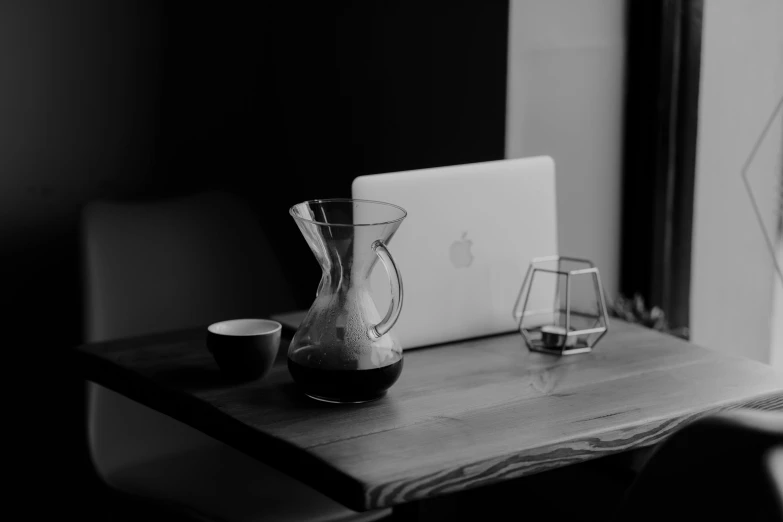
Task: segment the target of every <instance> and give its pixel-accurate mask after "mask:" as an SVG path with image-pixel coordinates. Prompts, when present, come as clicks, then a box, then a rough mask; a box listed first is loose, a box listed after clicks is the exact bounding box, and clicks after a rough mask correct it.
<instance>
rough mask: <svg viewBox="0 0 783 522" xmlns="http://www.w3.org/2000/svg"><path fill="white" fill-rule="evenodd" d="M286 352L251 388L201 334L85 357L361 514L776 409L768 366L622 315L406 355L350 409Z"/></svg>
mask: <svg viewBox="0 0 783 522" xmlns="http://www.w3.org/2000/svg"><path fill="white" fill-rule="evenodd" d="M286 348H287V342H284V343H282V344H281V350H280V357H279V358H278V363H277V365H276V366H275V368H274V369H273V370H272V372H271V374H270V375H269V376H268V377H267V378H266V379H264V380H263V381H259V382H254V383H248V384H243V385H230V384H227V383H225V382H223V380H222V378H221V376H220V373H219V370H218V369H217V366H216V365H215V363H214V361H213V360H212V357H211V355H210V354H209V352H208V351H207V350H206V347H205V346H204V340H203V332H202V331H194V332H193V331H192V332H187V333H173V334H166V335H162V336H156V337H147V338H139V339H133V340H127V341H120V342H114V343H104V344H96V345H85V346H83V347H80V348H79V350H78V351H77V353H78V354H79V355H80V363H81V366H80V367H81V368H83V370H84V372H85V377H87V378H90V379H92V380H95V381H96V382H99V383H100V384H104V385H106V386H108V387H110V388H113V389H115V390H117V391H118V392H120V393H124V394H126V395H128V396H129V397H131V398H134V399H136V400H138V401H139V402H142V403H145V404H147V405H148V406H151V407H153V408H155V409H158V410H159V411H162V412H164V413H167V414H169V415H171V416H172V417H175V418H178V419H180V420H182V421H183V422H186V423H188V424H191V425H192V426H194V427H196V428H198V429H201V430H202V431H204V432H206V433H208V434H210V435H212V436H214V437H216V438H218V439H220V440H223V441H224V442H226V443H228V444H231V445H233V446H235V447H237V448H238V449H240V450H242V451H245V452H246V453H249V454H251V455H252V456H254V457H256V458H259V459H260V460H264V461H266V462H268V463H270V464H272V465H274V466H275V467H277V468H279V469H281V470H282V471H285V472H287V473H290V474H291V475H293V476H295V477H297V478H299V479H301V480H303V481H305V482H307V483H308V484H310V485H312V486H314V487H316V488H317V489H320V490H321V491H323V492H324V493H326V494H328V495H330V496H332V497H333V498H336V499H337V500H339V501H341V502H343V503H345V504H346V505H348V506H349V507H353V508H354V509H360V510H361V509H371V508H377V507H384V506H390V505H395V504H399V503H403V502H408V501H411V500H417V499H422V498H428V497H432V496H436V495H439V494H442V493H448V492H455V491H459V490H462V489H466V488H471V487H476V486H481V485H485V484H489V483H492V482H496V481H499V480H504V479H510V478H515V477H519V476H523V475H528V474H531V473H535V472H538V471H543V470H546V469H550V468H554V467H559V466H564V465H568V464H571V463H576V462H580V461H583V460H585V459H589V458H594V457H597V456H601V455H606V454H610V453H615V452H618V451H623V450H627V449H631V448H638V447H642V446H649V445H651V444H653V443H655V442H657V441H659V440H661V439H662V438H663V437H664V436H665V435H667V434H668V433H670V432H671V431H672V430H674V429H675V428H677V427H678V426H679V425H681V424H682V423H684V422H688V421H689V420H692V419H694V418H697V417H698V416H701V415H704V414H706V413H709V412H712V411H717V410H720V409H725V408H733V407H740V406H751V407H756V408H761V409H778V410H783V378H781V376H780V375H779V374H776V373H775V372H774V371H773V370H772V368H771V367H769V366H767V365H764V364H761V363H758V362H756V361H752V360H749V359H746V358H741V357H736V356H729V355H725V354H721V353H719V352H716V351H713V350H709V349H705V348H702V347H698V346H695V345H693V344H690V343H687V342H685V341H682V340H680V339H677V338H674V337H671V336H668V335H663V334H661V333H658V332H655V331H653V330H649V329H645V328H641V327H638V326H635V325H630V324H627V323H623V322H621V321H618V320H614V321H612V323H611V329H610V332H609V333H608V334H607V335H606V337H605V338H604V339H603V340H602V341H601V342H600V343H599V344H598V345H597V347H596V348H595V349H594V351H593V352H592V353H589V354H580V355H573V356H566V357H560V358H558V357H555V356H551V355H545V354H538V353H533V352H529V351H528V350H527V349H526V348H525V347H524V344H523V342H522V338H521V337H520V336H519V335H518V334H511V335H504V336H496V337H489V338H484V339H480V340H469V341H465V342H461V343H455V344H448V345H440V346H435V347H430V348H422V349H417V350H410V351H406V352H405V359H404V367H403V371H402V375H401V377H400V379H399V381H398V382H397V383H396V384H395V385H394V386H392V388H391V389H390V390H389V392H388V395H387V396H386V397H384V398H383V399H380V400H378V401H375V402H371V403H366V404H361V405H350V406H349V405H325V404H322V403H317V402H315V401H311V400H309V399H307V398H305V397H303V396H302V395H301V394H300V393H299V392H298V391H297V389H296V386H295V385H294V383H293V381H292V380H291V377H290V375H289V373H288V369H287V366H286V364H285V352H286ZM96 355H97V356H98V357H96ZM129 370H130V371H129Z"/></svg>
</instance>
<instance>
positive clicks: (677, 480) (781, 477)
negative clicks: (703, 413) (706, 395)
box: [615, 409, 783, 522]
mask: <svg viewBox="0 0 783 522" xmlns="http://www.w3.org/2000/svg"><path fill="white" fill-rule="evenodd" d="M615 519H616V520H618V521H621V520H635V521H646V520H671V521H678V520H683V521H685V520H688V521H692V520H749V521H778V522H779V521H781V520H783V413H781V412H767V411H759V410H750V409H741V410H735V411H729V412H724V413H720V414H713V415H710V416H707V417H703V418H701V419H699V420H697V421H694V422H692V423H690V424H688V425H686V426H685V427H683V428H681V429H679V430H678V431H677V432H675V433H674V434H673V435H672V436H670V437H669V438H668V439H666V440H665V441H664V442H663V443H662V444H660V445H659V446H658V447H657V448H656V450H655V452H654V453H653V454H652V456H651V457H650V459H649V460H648V461H647V463H646V464H645V466H644V467H643V468H642V470H641V472H640V474H639V476H638V477H637V478H636V480H635V481H634V482H633V484H632V485H631V487H630V488H629V489H628V492H627V494H626V497H625V499H624V501H623V502H622V503H621V505H620V507H619V509H618V510H617V512H616V515H615Z"/></svg>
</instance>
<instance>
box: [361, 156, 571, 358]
mask: <svg viewBox="0 0 783 522" xmlns="http://www.w3.org/2000/svg"><path fill="white" fill-rule="evenodd" d="M351 193H352V197H353V198H355V199H370V200H376V201H385V202H388V203H393V204H395V205H399V206H401V207H402V208H404V209H405V210H406V211H407V212H408V216H407V217H406V218H405V220H404V221H403V222H402V224H401V225H400V228H399V229H398V231H397V233H396V234H395V235H394V237H393V238H392V239H391V241H390V242H389V245H388V247H389V250H390V251H391V253H392V256H393V257H394V260H395V262H396V264H397V266H398V268H399V271H400V274H401V276H402V282H403V291H404V297H403V305H402V311H401V313H400V317H399V320H398V321H397V324H396V325H395V326H394V328H393V329H392V332H394V334H395V335H396V336H397V337H398V339H399V341H400V344H401V345H402V347H403V349H414V348H419V347H423V346H429V345H433V344H440V343H445V342H451V341H456V340H463V339H469V338H474V337H482V336H487V335H494V334H501V333H507V332H513V331H516V330H517V320H516V319H514V318H513V317H512V309H513V307H514V304H515V301H516V299H517V295H518V294H519V290H520V287H521V286H522V282H523V279H524V277H525V273H526V271H527V269H528V266H529V264H530V261H531V260H532V259H533V258H536V257H541V256H548V255H555V254H557V216H556V204H555V165H554V161H553V160H552V158H550V157H548V156H538V157H531V158H521V159H511V160H500V161H490V162H482V163H472V164H462V165H455V166H448V167H437V168H429V169H419V170H411V171H404V172H393V173H385V174H373V175H367V176H359V177H357V178H356V179H354V181H353V184H352V187H351ZM370 279H371V286H372V295H373V298H374V300H375V303H376V305H377V307H378V311H379V313H380V315H381V316H383V315H384V314H385V313H386V310H387V309H388V306H389V298H390V291H389V281H388V277H387V275H386V272H385V269H384V267H383V265H382V263H376V265H375V267H374V269H373V273H372V275H371V278H370ZM548 293H549V292H547V294H548ZM547 298H549V300H551V297H548V296H535V295H533V296H531V299H532V301H531V304H532V305H535V303H534V301H537V300H541V299H543V300H546V299H547Z"/></svg>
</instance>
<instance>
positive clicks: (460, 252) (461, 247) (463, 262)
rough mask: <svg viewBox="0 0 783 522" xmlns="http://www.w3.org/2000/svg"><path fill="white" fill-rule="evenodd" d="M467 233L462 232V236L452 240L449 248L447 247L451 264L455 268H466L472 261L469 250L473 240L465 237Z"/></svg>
mask: <svg viewBox="0 0 783 522" xmlns="http://www.w3.org/2000/svg"><path fill="white" fill-rule="evenodd" d="M467 235H468V233H467V232H463V233H462V238H461V239H460V240H459V241H455V242H453V243H452V244H451V248H449V258H451V264H452V265H454V266H455V267H456V268H467V267H469V266H470V264H471V263H472V262H473V254H472V253H471V251H470V248H471V246H472V245H473V241H471V240H470V239H465V237H466V236H467Z"/></svg>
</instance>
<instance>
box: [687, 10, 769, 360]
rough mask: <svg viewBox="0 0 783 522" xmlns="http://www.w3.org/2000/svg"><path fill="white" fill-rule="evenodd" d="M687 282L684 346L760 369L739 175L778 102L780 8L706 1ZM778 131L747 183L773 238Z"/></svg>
mask: <svg viewBox="0 0 783 522" xmlns="http://www.w3.org/2000/svg"><path fill="white" fill-rule="evenodd" d="M702 38H703V40H702V69H701V88H700V95H699V131H698V132H699V134H698V150H697V161H696V196H695V201H694V229H693V253H692V281H691V334H692V337H691V339H692V340H693V341H694V342H696V343H697V344H701V345H704V346H709V347H711V348H715V349H717V350H721V351H723V352H727V353H733V354H740V355H744V356H747V357H751V358H753V359H756V360H759V361H763V362H769V360H770V346H771V341H770V330H771V319H772V302H773V289H774V285H775V284H776V283H775V280H774V278H773V262H772V256H771V253H770V251H769V249H768V247H767V245H766V243H765V240H764V236H763V235H762V232H761V229H760V227H759V224H758V222H757V220H756V217H755V215H754V212H753V208H752V206H751V204H750V200H749V198H748V195H747V193H746V191H745V189H744V186H743V183H742V180H741V177H740V172H741V169H742V166H743V164H744V162H745V161H746V160H747V158H748V157H749V155H750V152H751V150H752V148H753V145H754V142H755V141H756V139H757V138H758V137H759V135H760V134H761V132H762V130H763V128H764V125H765V124H766V123H767V121H768V119H769V117H770V116H771V114H772V111H773V110H774V109H775V106H776V104H777V103H778V101H779V100H780V98H781V96H783V1H781V0H753V1H748V2H738V1H735V0H708V1H707V2H705V13H704V28H703V35H702ZM782 129H783V125H781V124H780V122H776V123H775V124H773V126H772V127H771V129H770V132H769V134H768V135H767V136H766V139H765V140H764V142H763V143H762V144H761V147H760V148H759V150H758V153H757V154H756V157H755V160H754V161H753V163H752V165H751V167H750V169H749V179H750V180H751V186H752V189H753V192H754V194H755V196H756V199H757V202H758V204H759V208H760V210H761V213H762V216H763V221H764V226H765V227H766V229H767V230H768V231H769V232H770V233H771V234H774V232H775V230H776V228H775V225H776V209H777V186H778V179H779V178H778V176H780V172H781V163H780V162H781V147H783V136H781V130H782Z"/></svg>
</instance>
